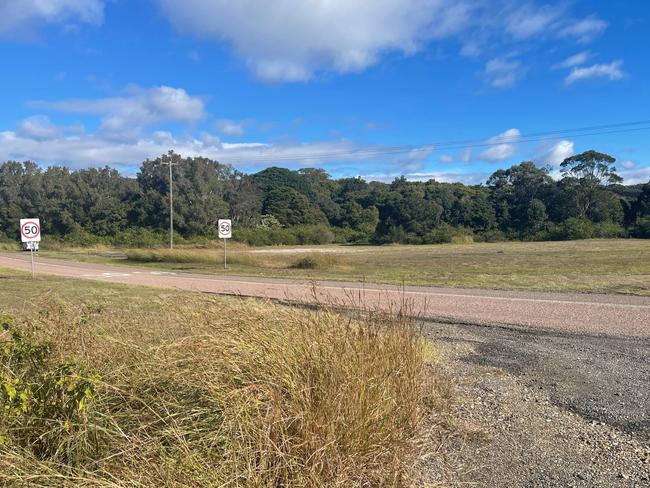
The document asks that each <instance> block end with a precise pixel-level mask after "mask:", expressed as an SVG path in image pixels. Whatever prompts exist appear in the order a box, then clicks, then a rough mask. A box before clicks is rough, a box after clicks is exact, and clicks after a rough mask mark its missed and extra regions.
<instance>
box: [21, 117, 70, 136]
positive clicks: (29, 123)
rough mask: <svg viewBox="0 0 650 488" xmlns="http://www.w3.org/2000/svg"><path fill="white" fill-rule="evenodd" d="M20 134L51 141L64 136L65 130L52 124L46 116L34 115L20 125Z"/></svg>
mask: <svg viewBox="0 0 650 488" xmlns="http://www.w3.org/2000/svg"><path fill="white" fill-rule="evenodd" d="M18 134H20V135H22V136H25V137H31V138H33V139H37V140H39V139H51V138H53V137H58V136H60V135H61V134H63V129H62V128H61V127H57V126H56V125H54V124H53V123H52V122H50V119H49V118H47V117H46V116H45V115H34V116H32V117H28V118H26V119H25V120H23V121H21V122H20V123H19V124H18Z"/></svg>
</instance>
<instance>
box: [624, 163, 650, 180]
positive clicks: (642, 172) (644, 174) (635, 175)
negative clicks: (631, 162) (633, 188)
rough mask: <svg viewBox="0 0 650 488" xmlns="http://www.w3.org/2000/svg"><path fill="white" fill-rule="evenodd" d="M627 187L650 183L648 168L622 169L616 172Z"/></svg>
mask: <svg viewBox="0 0 650 488" xmlns="http://www.w3.org/2000/svg"><path fill="white" fill-rule="evenodd" d="M618 173H619V174H620V175H621V176H622V177H623V180H624V181H625V184H627V185H636V184H638V183H648V182H650V166H646V167H644V168H633V169H624V170H622V171H619V172H618Z"/></svg>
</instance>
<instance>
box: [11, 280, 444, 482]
mask: <svg viewBox="0 0 650 488" xmlns="http://www.w3.org/2000/svg"><path fill="white" fill-rule="evenodd" d="M16 279H17V278H11V279H8V280H6V281H5V282H4V283H2V284H1V285H0V286H1V287H3V288H7V287H11V286H12V283H11V280H16ZM59 281H61V283H58V282H59ZM68 283H70V282H68V281H66V280H41V281H37V282H35V284H34V285H33V287H34V288H29V289H28V291H25V293H33V294H34V296H36V297H38V296H40V297H41V298H35V299H34V298H32V299H31V301H32V303H35V308H36V309H40V310H41V312H40V313H39V314H37V315H33V314H31V315H29V316H28V315H26V312H25V311H24V310H25V309H24V308H23V307H21V306H20V305H16V306H15V307H14V304H13V303H10V302H8V303H4V305H3V309H4V310H3V311H4V312H8V313H11V314H12V315H13V316H14V319H13V320H9V319H7V323H10V324H11V330H12V331H13V330H15V331H16V334H18V335H16V337H21V338H24V339H22V340H23V342H24V343H26V344H27V343H28V344H29V345H30V346H29V347H28V348H27V349H29V348H30V347H31V348H32V349H34V348H33V347H32V346H31V345H38V344H47V345H48V346H47V360H45V359H44V360H43V361H42V368H43V371H32V369H29V371H30V375H31V376H29V378H30V383H29V384H30V385H31V388H32V390H35V389H37V388H38V382H39V381H43V378H49V377H50V376H48V374H47V371H49V370H51V368H56V367H57V366H56V365H58V364H61V363H62V362H63V364H74V365H75V369H74V370H71V371H68V372H67V373H66V375H67V376H66V378H68V377H69V376H71V377H72V378H74V379H75V381H77V382H81V381H82V380H84V379H86V378H92V395H90V394H88V399H87V400H88V401H87V402H86V403H85V404H84V406H83V409H82V411H78V404H77V403H74V401H73V402H72V403H71V405H72V411H73V413H74V412H77V414H78V415H77V416H76V417H74V418H73V423H74V428H71V429H70V430H69V431H68V430H66V428H65V426H66V424H65V422H63V423H61V422H59V423H58V424H57V425H63V427H64V428H62V429H59V430H58V431H57V436H56V437H51V438H50V444H49V447H48V449H47V450H42V449H37V448H36V444H37V443H33V442H30V439H34V438H38V436H36V437H34V436H33V435H30V432H29V429H32V425H39V426H42V424H43V421H44V420H45V421H47V419H43V418H40V419H39V422H40V423H36V424H35V423H34V420H35V419H34V418H32V414H31V413H30V412H31V411H26V412H22V413H20V415H14V416H13V417H12V418H11V422H10V421H9V419H8V418H6V417H0V419H2V427H0V432H2V433H3V435H4V441H3V442H2V443H0V444H1V445H0V484H1V485H3V486H24V485H29V486H69V487H72V486H102V487H109V486H110V487H113V486H147V487H148V486H165V487H194V486H253V487H278V486H299V487H322V486H340V487H349V486H352V487H354V486H358V487H361V486H395V487H399V486H408V485H409V483H410V482H411V473H412V467H413V465H414V464H415V463H416V462H417V460H416V457H417V452H416V451H417V448H418V442H419V432H420V427H421V422H422V420H423V416H424V415H425V414H426V412H427V409H429V410H430V409H431V408H434V407H432V406H434V405H438V404H439V402H438V401H436V398H439V397H440V396H441V395H442V394H443V393H441V392H440V391H438V387H437V386H436V385H437V384H438V383H436V382H435V381H431V378H430V374H431V373H430V371H429V369H428V366H427V365H428V364H430V362H431V361H432V356H434V355H435V352H432V350H431V348H430V346H429V345H427V344H426V343H425V342H424V341H423V339H421V337H420V335H419V333H418V331H417V330H416V328H415V327H414V324H413V323H412V322H411V321H410V320H409V319H407V318H405V317H406V316H405V314H403V313H396V314H393V315H387V314H373V313H372V312H366V313H359V314H356V315H355V316H348V315H343V314H340V313H337V312H335V311H332V310H327V309H316V310H304V309H296V308H290V307H286V306H281V305H276V304H271V303H266V302H261V301H254V300H243V299H234V298H230V299H224V298H214V297H207V296H204V295H197V294H189V293H166V294H160V293H159V292H156V293H154V292H145V291H136V289H131V288H128V287H118V286H115V285H102V286H100V285H92V284H88V283H83V284H75V285H74V286H73V287H70V288H68V287H67V284H68ZM52 288H57V289H58V290H60V291H59V293H60V294H53V293H52V292H51V291H49V290H51V289H52ZM138 290H139V289H138ZM0 291H1V290H0ZM3 296H4V295H2V294H0V300H3V299H2V297H3ZM0 303H2V302H0ZM27 338H28V339H27ZM25 341H27V342H25ZM21 351H22V352H21V354H23V353H24V352H25V351H24V350H23V349H21ZM43 354H44V353H43ZM21 357H23V356H21ZM3 358H4V359H3V364H2V365H0V366H1V367H2V371H4V372H5V373H6V374H14V373H19V372H20V371H23V370H20V371H18V370H16V371H14V370H15V369H16V364H18V363H16V362H15V358H14V360H12V361H13V362H12V361H9V360H7V359H6V357H5V356H3ZM23 359H24V358H23ZM20 364H29V365H31V364H32V363H31V362H30V361H27V362H24V361H23V363H20ZM39 364H40V363H39ZM21 367H22V366H21ZM24 368H27V366H24ZM29 368H32V366H29ZM48 368H49V369H48ZM43 372H44V373H45V374H41V373H43ZM14 376H15V375H14ZM22 377H26V376H25V375H24V374H23V376H22ZM75 384H76V383H75ZM80 384H81V383H80ZM82 392H86V390H85V389H82ZM84 394H86V393H84ZM445 394H446V393H445ZM0 398H2V397H0ZM60 398H64V399H65V398H67V397H65V396H63V397H60ZM72 398H73V400H74V399H76V398H77V397H74V395H73V397H72ZM2 401H3V400H1V399H0V403H1V402H2ZM5 403H6V399H5ZM53 407H54V406H52V405H45V407H44V408H42V409H40V410H38V415H39V416H41V417H42V416H43V412H55V413H56V412H59V411H60V409H56V408H53ZM63 411H64V412H68V410H66V409H63ZM48 415H49V414H48ZM52 415H54V414H52ZM58 415H60V414H58ZM65 418H67V417H65ZM65 418H64V420H65ZM7 426H11V428H10V429H7V428H5V427H7ZM2 429H4V430H2ZM18 433H20V435H18ZM37 433H38V432H36V431H34V434H37ZM57 443H58V444H57ZM58 446H61V448H62V449H65V455H61V453H62V452H63V451H61V449H58V448H57V447H58ZM90 447H92V448H90ZM69 459H74V462H68V460H69Z"/></svg>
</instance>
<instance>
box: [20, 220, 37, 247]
mask: <svg viewBox="0 0 650 488" xmlns="http://www.w3.org/2000/svg"><path fill="white" fill-rule="evenodd" d="M20 240H21V242H39V241H40V240H41V222H40V220H39V219H20Z"/></svg>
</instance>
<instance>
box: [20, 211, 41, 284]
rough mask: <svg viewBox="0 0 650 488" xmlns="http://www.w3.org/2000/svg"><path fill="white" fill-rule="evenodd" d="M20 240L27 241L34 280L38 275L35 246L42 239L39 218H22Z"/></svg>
mask: <svg viewBox="0 0 650 488" xmlns="http://www.w3.org/2000/svg"><path fill="white" fill-rule="evenodd" d="M20 240H21V242H25V243H27V246H28V247H29V254H30V256H31V258H32V280H33V279H34V278H35V277H36V270H35V269H34V247H36V244H35V243H36V242H40V241H41V222H40V220H39V219H20Z"/></svg>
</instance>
